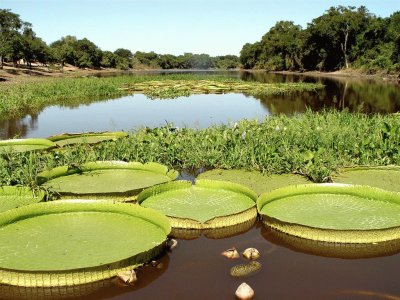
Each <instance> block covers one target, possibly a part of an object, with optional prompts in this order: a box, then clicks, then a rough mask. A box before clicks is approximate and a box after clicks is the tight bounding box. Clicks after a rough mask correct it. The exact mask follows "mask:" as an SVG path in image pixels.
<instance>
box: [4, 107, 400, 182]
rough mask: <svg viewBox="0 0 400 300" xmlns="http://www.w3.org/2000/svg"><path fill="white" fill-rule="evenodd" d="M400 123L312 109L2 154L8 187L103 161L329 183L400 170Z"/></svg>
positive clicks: (396, 118)
mask: <svg viewBox="0 0 400 300" xmlns="http://www.w3.org/2000/svg"><path fill="white" fill-rule="evenodd" d="M399 133H400V118H399V116H398V115H397V114H391V115H378V114H377V115H364V114H353V113H348V112H337V111H326V112H322V113H315V112H311V111H308V112H306V113H304V114H299V115H296V116H294V117H287V116H282V115H281V116H272V117H269V118H266V119H265V120H264V121H262V122H257V121H252V120H244V121H241V122H238V123H235V124H232V125H230V126H227V125H221V126H213V127H209V128H207V129H202V130H195V129H188V128H174V127H171V126H165V127H160V128H154V129H149V128H142V129H139V130H137V131H135V132H131V133H129V135H128V137H127V138H123V139H119V140H117V141H110V142H103V143H100V144H97V145H74V146H71V147H66V148H63V149H59V150H58V149H56V150H53V151H49V152H29V153H3V154H2V155H0V185H10V184H11V185H16V184H21V185H28V186H32V185H33V186H34V182H35V178H36V175H37V174H38V172H40V171H43V170H47V169H51V168H54V167H56V166H62V165H79V164H82V163H85V162H89V161H96V160H123V161H140V162H158V163H162V164H165V165H167V166H168V167H170V168H174V169H176V170H195V171H196V170H201V169H212V168H225V169H240V168H244V169H248V170H259V171H261V172H264V173H278V174H279V173H293V172H294V173H301V174H304V175H306V176H308V177H309V178H310V179H312V180H314V181H315V182H329V181H330V180H331V176H332V175H333V174H334V172H335V171H336V170H337V168H340V167H343V166H354V165H390V164H393V165H400V150H399V149H400V134H399Z"/></svg>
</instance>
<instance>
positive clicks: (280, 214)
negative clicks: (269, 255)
mask: <svg viewBox="0 0 400 300" xmlns="http://www.w3.org/2000/svg"><path fill="white" fill-rule="evenodd" d="M257 208H258V211H259V213H260V214H261V215H262V217H263V220H264V223H265V224H266V225H267V226H268V227H271V228H273V229H275V230H278V231H282V232H285V233H288V234H292V235H295V236H298V237H302V238H307V239H312V240H319V241H327V242H344V243H372V242H382V241H388V240H392V239H398V238H399V237H400V195H399V194H396V193H393V192H389V191H385V190H381V189H377V188H372V187H368V186H356V185H343V184H319V185H318V184H312V185H297V186H290V187H286V188H281V189H277V190H274V191H272V192H270V193H268V194H262V195H261V196H260V197H259V199H258V200H257Z"/></svg>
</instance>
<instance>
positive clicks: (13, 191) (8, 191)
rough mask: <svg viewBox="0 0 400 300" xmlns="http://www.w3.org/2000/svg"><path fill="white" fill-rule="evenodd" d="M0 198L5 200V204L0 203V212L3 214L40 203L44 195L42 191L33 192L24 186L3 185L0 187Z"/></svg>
mask: <svg viewBox="0 0 400 300" xmlns="http://www.w3.org/2000/svg"><path fill="white" fill-rule="evenodd" d="M0 196H1V197H6V198H7V199H6V202H7V203H0V212H3V211H7V210H9V209H13V208H17V207H21V206H25V205H30V204H33V203H37V202H40V201H42V200H43V199H44V196H45V194H44V192H43V191H42V190H35V191H33V190H32V189H30V188H29V187H26V186H7V185H3V186H0ZM11 201H12V203H11ZM11 204H12V205H11Z"/></svg>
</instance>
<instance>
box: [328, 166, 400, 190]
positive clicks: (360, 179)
mask: <svg viewBox="0 0 400 300" xmlns="http://www.w3.org/2000/svg"><path fill="white" fill-rule="evenodd" d="M333 181H334V182H340V183H349V184H360V185H369V186H373V187H377V188H381V189H385V190H389V191H394V192H400V167H399V166H359V167H354V168H343V169H340V170H339V171H338V174H337V175H336V176H334V177H333Z"/></svg>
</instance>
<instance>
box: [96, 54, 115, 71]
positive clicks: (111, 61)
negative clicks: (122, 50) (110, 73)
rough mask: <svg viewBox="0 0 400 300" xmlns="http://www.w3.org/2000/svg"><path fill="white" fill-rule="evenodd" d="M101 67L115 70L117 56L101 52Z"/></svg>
mask: <svg viewBox="0 0 400 300" xmlns="http://www.w3.org/2000/svg"><path fill="white" fill-rule="evenodd" d="M100 64H101V66H102V67H105V68H115V67H116V66H117V55H115V54H114V53H112V52H111V51H103V57H102V59H101V63H100Z"/></svg>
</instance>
